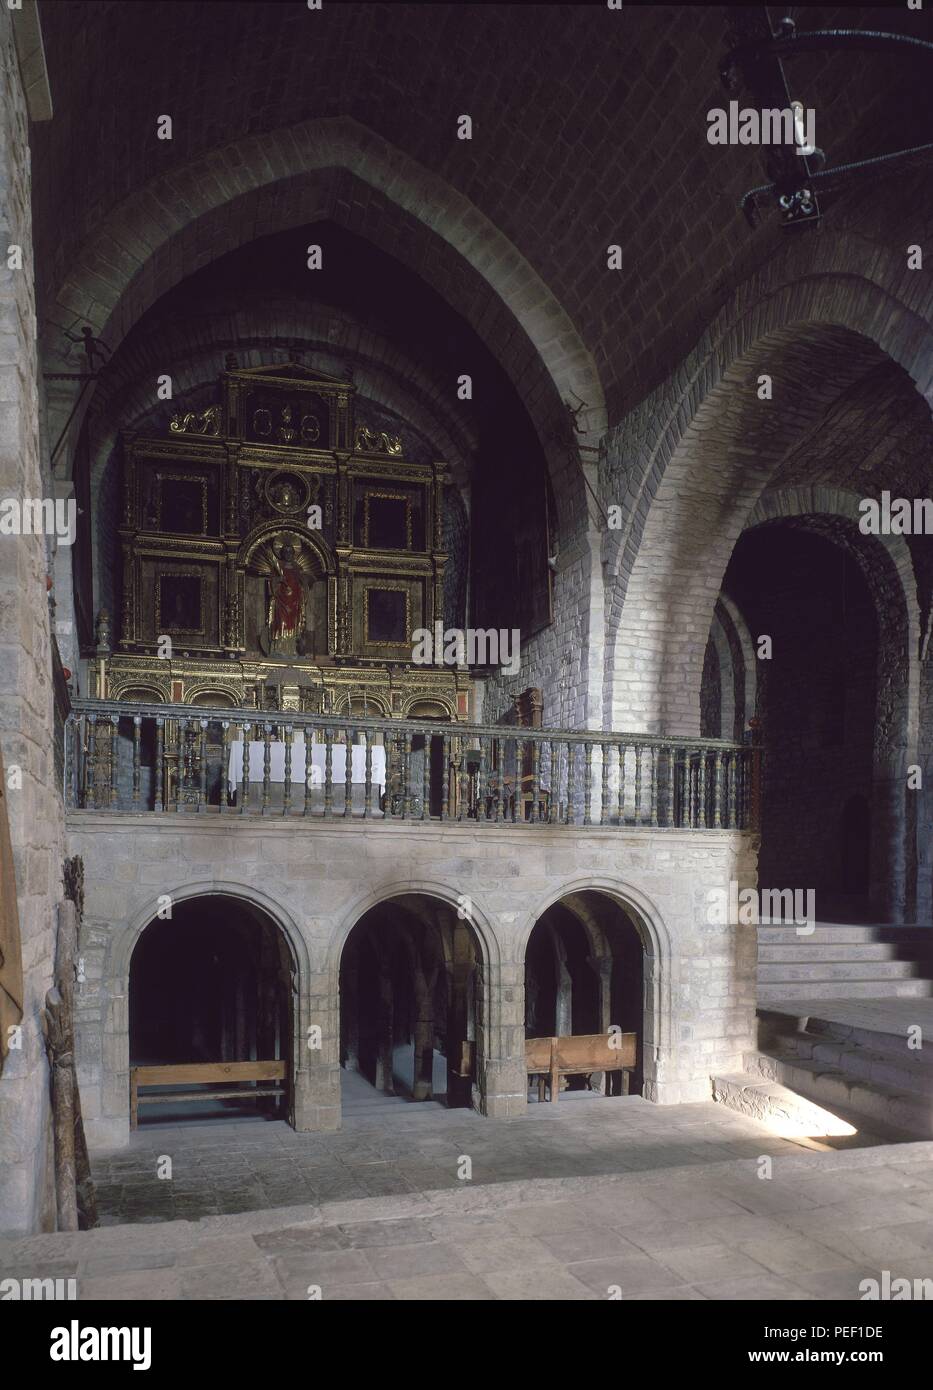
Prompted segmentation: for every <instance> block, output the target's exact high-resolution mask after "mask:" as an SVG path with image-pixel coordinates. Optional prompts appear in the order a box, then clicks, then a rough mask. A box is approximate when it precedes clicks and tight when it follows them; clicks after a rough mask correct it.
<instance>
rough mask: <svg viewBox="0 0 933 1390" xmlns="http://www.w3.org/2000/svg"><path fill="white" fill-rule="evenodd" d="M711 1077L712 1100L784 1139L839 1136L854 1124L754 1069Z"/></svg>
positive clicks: (851, 1130) (849, 1130) (848, 1133)
mask: <svg viewBox="0 0 933 1390" xmlns="http://www.w3.org/2000/svg"><path fill="white" fill-rule="evenodd" d="M711 1079H712V1083H713V1100H714V1101H717V1102H718V1103H719V1104H720V1105H728V1106H729V1108H730V1109H731V1110H735V1111H737V1112H738V1113H739V1114H740V1115H747V1116H748V1117H749V1118H751V1119H753V1120H758V1121H759V1122H760V1123H762V1124H766V1125H768V1126H769V1128H771V1129H772V1130H774V1131H775V1132H776V1133H778V1134H780V1135H782V1136H783V1137H784V1138H786V1139H798V1138H799V1139H820V1138H824V1137H826V1136H839V1137H842V1136H844V1135H851V1134H852V1133H853V1130H854V1129H855V1128H856V1127H855V1126H853V1125H850V1124H849V1123H848V1122H846V1121H845V1120H843V1119H841V1118H840V1116H838V1115H834V1114H833V1113H832V1112H831V1111H828V1110H824V1109H823V1107H822V1106H820V1105H817V1104H815V1103H814V1102H813V1101H811V1100H808V1099H807V1098H806V1097H805V1096H801V1095H798V1094H797V1093H796V1092H795V1091H793V1090H792V1089H791V1088H790V1087H789V1086H786V1085H784V1084H783V1083H782V1082H780V1081H776V1080H773V1079H771V1078H768V1077H764V1076H761V1075H760V1074H758V1073H755V1072H748V1071H744V1072H729V1073H726V1074H725V1075H722V1076H714V1077H712V1078H711Z"/></svg>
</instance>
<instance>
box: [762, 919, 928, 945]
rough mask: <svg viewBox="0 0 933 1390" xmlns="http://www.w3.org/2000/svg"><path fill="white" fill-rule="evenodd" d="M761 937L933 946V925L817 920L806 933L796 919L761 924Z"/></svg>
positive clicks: (784, 941) (768, 941) (775, 941)
mask: <svg viewBox="0 0 933 1390" xmlns="http://www.w3.org/2000/svg"><path fill="white" fill-rule="evenodd" d="M758 941H759V943H760V944H764V945H773V946H780V945H791V944H793V943H794V942H795V941H808V942H813V943H814V944H817V945H838V944H839V943H840V942H843V941H852V942H863V943H866V944H867V943H870V942H873V941H892V942H898V943H904V944H907V943H910V944H911V945H914V944H918V943H919V944H920V945H923V944H924V943H927V944H928V945H929V946H930V948H931V950H933V929H931V928H930V927H923V926H919V927H918V926H897V925H890V924H885V923H878V924H876V925H874V926H872V925H868V926H866V925H865V924H861V923H851V924H850V923H844V922H815V923H814V924H813V931H812V932H809V933H808V934H807V935H805V936H804V935H802V934H801V932H800V931H799V930H798V929H797V927H796V926H795V925H794V924H793V923H789V924H788V925H786V926H760V927H759V928H758Z"/></svg>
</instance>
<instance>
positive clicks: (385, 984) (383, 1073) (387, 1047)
mask: <svg viewBox="0 0 933 1390" xmlns="http://www.w3.org/2000/svg"><path fill="white" fill-rule="evenodd" d="M394 1023H395V1010H394V1000H393V997H392V979H391V976H390V974H389V962H388V960H387V959H386V958H385V956H383V955H381V954H380V957H379V1054H378V1056H377V1058H376V1090H377V1091H385V1093H386V1095H390V1096H393V1095H395V1081H394V1079H393V1076H392V1044H393V1029H394Z"/></svg>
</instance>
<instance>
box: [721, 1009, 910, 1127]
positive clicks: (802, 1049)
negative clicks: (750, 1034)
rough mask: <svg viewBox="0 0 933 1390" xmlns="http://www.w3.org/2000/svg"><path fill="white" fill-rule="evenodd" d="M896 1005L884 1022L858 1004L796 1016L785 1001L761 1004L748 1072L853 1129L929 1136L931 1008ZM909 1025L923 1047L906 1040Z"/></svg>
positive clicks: (747, 1064) (748, 1055) (747, 1067)
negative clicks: (823, 1014)
mask: <svg viewBox="0 0 933 1390" xmlns="http://www.w3.org/2000/svg"><path fill="white" fill-rule="evenodd" d="M899 1003H900V1007H899V1008H897V1009H896V1011H895V1009H894V1007H893V1006H892V1007H891V1009H890V1012H889V1016H888V1020H887V1022H885V1020H884V1017H883V1015H878V1016H877V1017H873V1016H872V1010H871V1009H867V1010H865V1011H864V1012H862V1011H860V1010H859V1007H858V1004H857V1003H854V1004H853V1005H851V1006H849V1007H847V1008H846V1009H838V1010H833V1009H832V1008H831V1007H830V1008H827V1009H826V1010H825V1012H828V1013H829V1014H830V1015H831V1016H830V1017H829V1018H825V1017H816V1016H814V1015H801V1014H797V1015H796V1016H795V1014H794V1013H793V1012H792V1011H791V1008H790V1005H785V1006H784V1007H783V1008H782V1009H780V1010H778V1009H774V1010H771V1009H759V1011H758V1027H759V1050H758V1051H757V1052H750V1053H746V1055H745V1058H744V1063H745V1070H746V1073H747V1074H749V1075H750V1076H752V1077H755V1078H759V1079H760V1080H762V1081H770V1082H777V1083H778V1085H780V1086H784V1087H787V1088H789V1089H790V1090H791V1091H793V1092H794V1093H795V1094H797V1095H799V1096H802V1097H804V1098H806V1099H807V1100H809V1101H814V1102H816V1103H817V1104H818V1105H821V1106H823V1107H825V1108H826V1110H828V1111H830V1112H831V1113H832V1114H834V1115H836V1116H839V1117H840V1118H842V1119H844V1120H849V1121H851V1122H852V1123H854V1124H855V1125H856V1127H859V1126H862V1127H864V1125H865V1123H866V1122H867V1123H868V1125H869V1126H870V1127H871V1129H872V1130H873V1131H875V1132H876V1133H886V1134H889V1135H890V1137H892V1138H918V1139H933V1047H931V1045H930V1044H931V1042H933V1030H931V1025H933V1011H931V1007H930V1005H929V1004H926V1005H925V1007H924V1008H923V1009H922V1010H921V1009H917V1008H914V1009H912V1008H911V1004H910V1002H909V1001H903V1002H902V1003H901V1002H900V1001H899ZM803 1006H804V1005H803V1001H801V1002H800V1003H798V1005H797V1006H796V1007H797V1008H800V1007H803ZM913 1014H916V1015H917V1017H916V1019H914V1018H913V1017H912V1015H913ZM832 1015H835V1017H833V1016H832ZM912 1024H915V1025H919V1027H920V1028H921V1030H922V1031H921V1034H920V1039H921V1040H923V1041H925V1043H926V1045H925V1047H917V1046H909V1045H908V1041H909V1037H910V1034H909V1031H908V1030H909V1029H910V1027H911V1025H912ZM915 1041H916V1038H915Z"/></svg>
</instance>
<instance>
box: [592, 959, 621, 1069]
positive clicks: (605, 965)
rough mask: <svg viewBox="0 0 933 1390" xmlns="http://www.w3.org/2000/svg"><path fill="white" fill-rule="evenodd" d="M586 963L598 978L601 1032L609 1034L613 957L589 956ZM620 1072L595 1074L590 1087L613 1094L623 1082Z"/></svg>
mask: <svg viewBox="0 0 933 1390" xmlns="http://www.w3.org/2000/svg"><path fill="white" fill-rule="evenodd" d="M586 963H587V965H588V966H589V967H590V969H591V970H592V971H593V973H594V974H595V976H596V980H597V985H598V989H599V1031H600V1033H608V1032H609V1026H610V1024H611V1023H612V1017H611V1015H612V956H587V958H586ZM621 1080H622V1075H621V1073H620V1072H608V1073H607V1072H601V1071H596V1072H593V1075H592V1076H591V1078H590V1085H591V1086H592V1088H593V1090H594V1091H602V1090H606V1092H607V1094H612V1090H611V1089H610V1088H611V1087H613V1086H614V1083H615V1082H616V1081H621Z"/></svg>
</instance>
